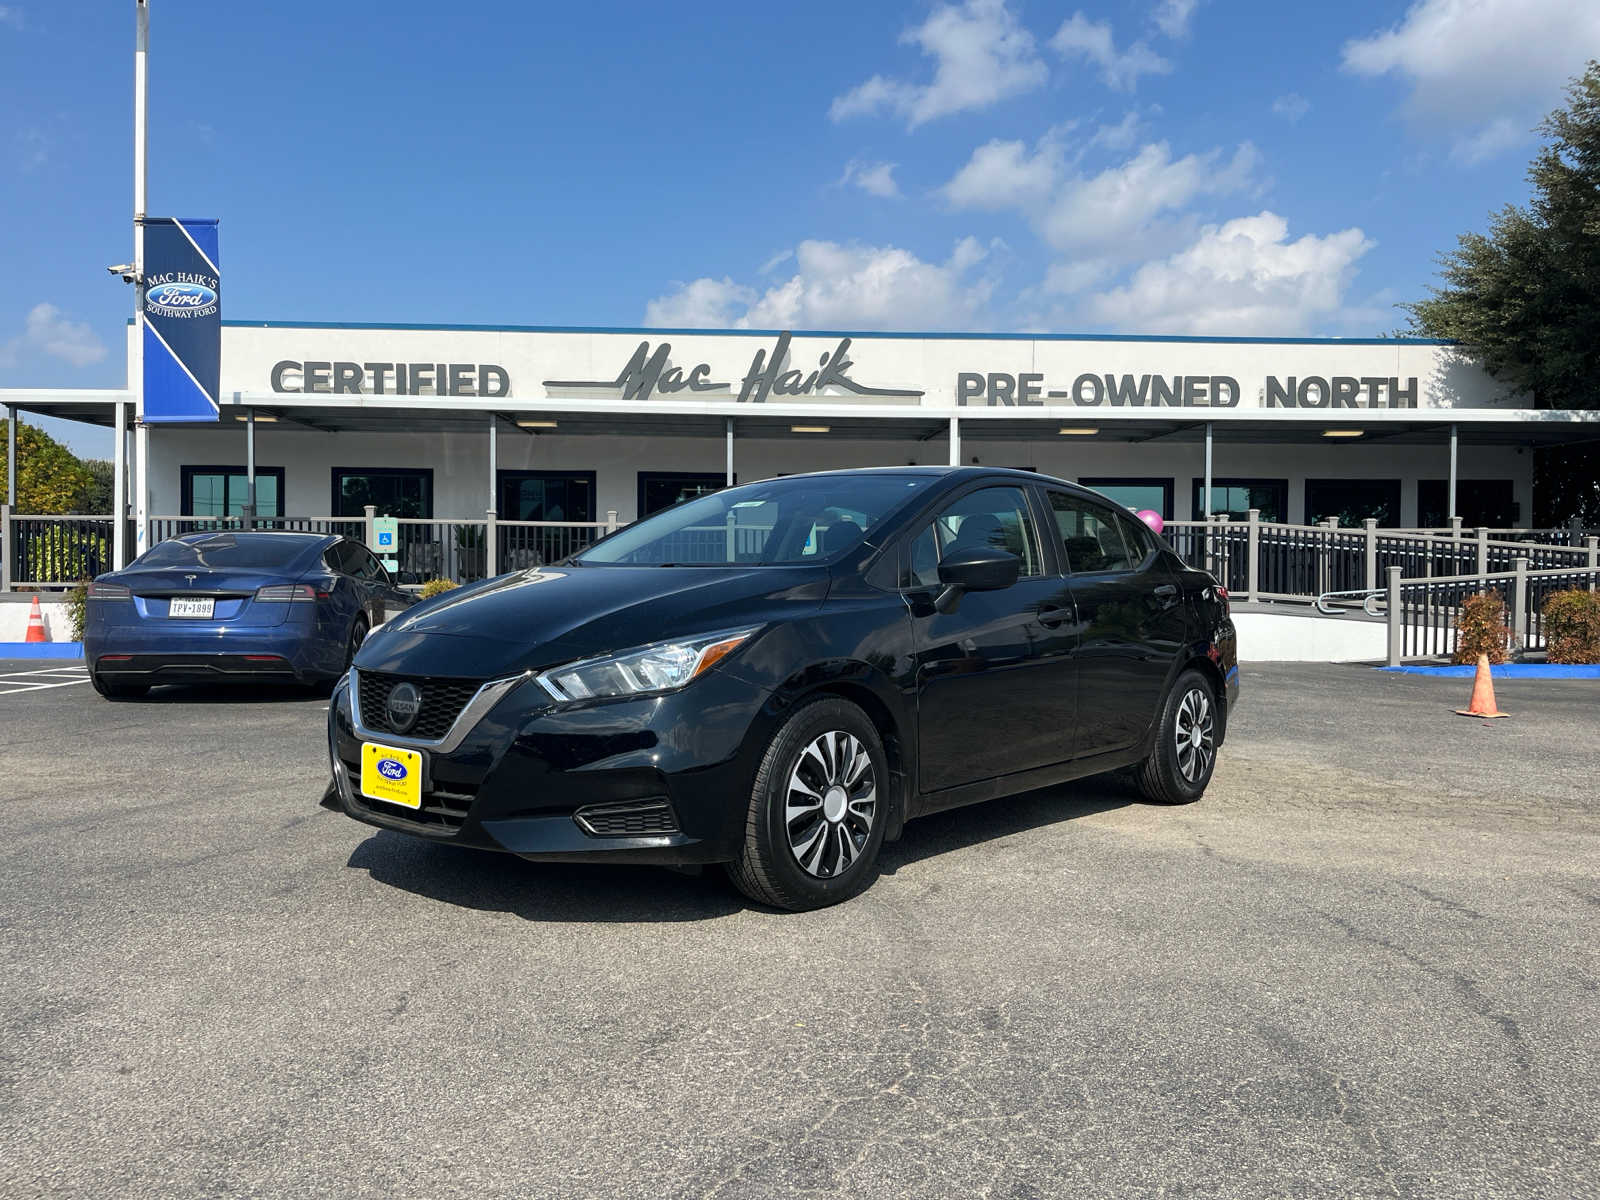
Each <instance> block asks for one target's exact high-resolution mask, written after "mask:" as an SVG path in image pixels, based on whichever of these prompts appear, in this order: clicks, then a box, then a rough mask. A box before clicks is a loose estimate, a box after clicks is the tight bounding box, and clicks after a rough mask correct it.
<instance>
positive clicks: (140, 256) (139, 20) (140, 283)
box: [128, 0, 150, 557]
mask: <svg viewBox="0 0 1600 1200" xmlns="http://www.w3.org/2000/svg"><path fill="white" fill-rule="evenodd" d="M134 22H135V23H134V41H133V280H134V283H133V353H132V354H130V355H129V356H128V373H129V374H130V375H131V376H132V378H131V379H130V380H129V381H128V382H129V385H130V386H131V387H132V388H133V389H134V391H133V394H134V398H135V407H134V418H135V422H136V424H135V426H134V433H133V460H134V472H135V474H136V475H137V476H138V481H137V485H136V486H137V489H138V490H137V491H136V492H134V504H133V512H134V528H135V533H134V549H133V552H134V556H135V557H137V556H139V555H141V554H143V553H144V552H145V551H146V550H148V549H150V427H149V426H148V425H146V424H145V421H144V293H145V284H144V217H145V196H146V185H147V181H148V176H149V170H148V168H149V155H148V153H147V146H148V143H147V141H146V136H145V130H146V127H147V122H146V120H145V113H146V94H147V92H148V90H149V89H148V87H147V86H146V82H147V78H148V75H147V64H148V60H149V51H150V6H149V5H148V4H147V3H146V2H145V0H139V3H138V5H137V12H136V14H135V18H134Z"/></svg>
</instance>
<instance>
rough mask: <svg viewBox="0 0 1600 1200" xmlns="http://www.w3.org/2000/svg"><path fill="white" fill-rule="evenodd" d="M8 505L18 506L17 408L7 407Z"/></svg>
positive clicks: (11, 405) (13, 406) (9, 405)
mask: <svg viewBox="0 0 1600 1200" xmlns="http://www.w3.org/2000/svg"><path fill="white" fill-rule="evenodd" d="M6 426H7V428H6V503H7V504H9V505H10V506H11V507H12V508H15V507H16V506H17V406H16V405H15V404H8V405H6Z"/></svg>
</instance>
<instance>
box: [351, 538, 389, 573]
mask: <svg viewBox="0 0 1600 1200" xmlns="http://www.w3.org/2000/svg"><path fill="white" fill-rule="evenodd" d="M345 547H346V549H347V550H348V551H349V555H350V570H351V573H352V574H354V575H356V576H359V577H360V578H362V579H370V580H372V581H374V582H377V583H382V582H384V581H386V580H387V579H388V574H387V573H386V572H385V571H384V569H383V564H382V563H380V562H379V561H378V560H377V559H376V558H374V557H373V556H372V551H370V550H368V549H367V548H366V547H365V546H358V545H356V543H354V542H346V543H345Z"/></svg>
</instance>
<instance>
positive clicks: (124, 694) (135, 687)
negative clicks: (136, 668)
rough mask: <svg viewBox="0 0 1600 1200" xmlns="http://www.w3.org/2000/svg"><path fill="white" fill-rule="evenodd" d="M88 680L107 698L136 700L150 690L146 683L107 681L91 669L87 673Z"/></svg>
mask: <svg viewBox="0 0 1600 1200" xmlns="http://www.w3.org/2000/svg"><path fill="white" fill-rule="evenodd" d="M89 682H90V683H91V684H93V685H94V690H95V691H97V692H99V693H100V694H101V695H102V696H104V697H105V698H106V699H107V700H137V699H138V698H139V697H140V696H143V695H145V694H146V693H147V692H149V690H150V685H149V684H147V683H107V682H106V681H105V679H104V678H102V677H101V676H99V675H96V674H95V673H94V672H93V671H91V672H90V673H89Z"/></svg>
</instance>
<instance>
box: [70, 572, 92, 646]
mask: <svg viewBox="0 0 1600 1200" xmlns="http://www.w3.org/2000/svg"><path fill="white" fill-rule="evenodd" d="M88 598H89V581H88V580H87V579H80V580H78V585H77V586H76V587H75V588H73V589H72V590H71V591H70V592H68V593H67V620H68V621H70V622H71V623H72V640H73V641H75V642H81V641H83V623H84V621H85V620H86V619H87V618H88V615H89V614H88V612H87V611H86V610H85V604H86V602H87V600H88Z"/></svg>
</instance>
